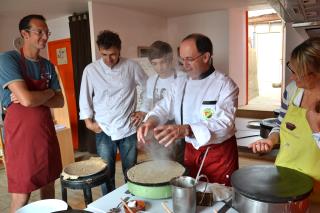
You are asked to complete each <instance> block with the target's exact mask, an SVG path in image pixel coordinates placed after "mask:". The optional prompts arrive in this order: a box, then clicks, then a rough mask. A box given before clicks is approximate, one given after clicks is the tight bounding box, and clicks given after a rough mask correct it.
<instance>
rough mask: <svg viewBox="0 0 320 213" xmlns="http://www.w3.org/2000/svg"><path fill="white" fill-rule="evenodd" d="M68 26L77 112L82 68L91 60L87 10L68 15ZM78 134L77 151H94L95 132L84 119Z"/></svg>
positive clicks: (80, 122)
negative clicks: (89, 128)
mask: <svg viewBox="0 0 320 213" xmlns="http://www.w3.org/2000/svg"><path fill="white" fill-rule="evenodd" d="M69 28H70V38H71V48H72V61H73V72H74V86H75V96H76V103H77V112H79V93H80V85H81V78H82V73H83V70H84V68H85V67H86V66H87V65H88V64H89V63H91V62H92V58H91V45H90V44H91V43H90V26H89V14H88V12H85V13H79V14H76V13H75V14H73V15H72V16H70V17H69ZM78 119H79V114H78ZM78 136H79V151H88V152H91V153H95V152H96V148H95V134H94V133H93V132H91V131H90V130H88V129H87V128H86V126H85V123H84V121H79V123H78Z"/></svg>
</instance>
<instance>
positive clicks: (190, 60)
mask: <svg viewBox="0 0 320 213" xmlns="http://www.w3.org/2000/svg"><path fill="white" fill-rule="evenodd" d="M204 54H205V53H202V54H200V55H198V56H196V57H185V58H179V62H180V63H181V64H183V63H184V62H188V63H191V62H194V61H195V60H197V59H198V58H200V57H201V56H203V55H204Z"/></svg>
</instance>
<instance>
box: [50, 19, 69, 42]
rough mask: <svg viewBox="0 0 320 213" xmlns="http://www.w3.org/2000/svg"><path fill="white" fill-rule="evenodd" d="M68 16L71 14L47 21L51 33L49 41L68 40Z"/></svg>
mask: <svg viewBox="0 0 320 213" xmlns="http://www.w3.org/2000/svg"><path fill="white" fill-rule="evenodd" d="M69 16H71V14H70V15H68V16H63V17H60V18H57V19H51V20H47V25H48V28H49V30H50V31H51V36H50V37H49V41H55V40H60V39H66V38H70V29H69V20H68V17H69Z"/></svg>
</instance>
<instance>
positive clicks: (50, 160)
mask: <svg viewBox="0 0 320 213" xmlns="http://www.w3.org/2000/svg"><path fill="white" fill-rule="evenodd" d="M21 56H22V57H21V58H22V59H21V69H22V74H23V78H24V80H25V82H26V84H27V86H28V89H29V90H33V91H34V90H45V89H47V88H48V82H49V81H48V79H47V78H46V77H44V78H42V79H40V80H33V79H31V78H30V77H28V74H27V72H26V66H25V61H24V60H25V58H24V56H23V53H22V54H21ZM40 64H41V63H40ZM40 70H41V72H42V73H41V74H42V76H43V75H44V72H43V69H42V67H41V65H40ZM4 131H5V134H4V135H5V145H6V148H5V161H6V170H7V177H8V191H9V192H10V193H30V192H32V191H34V190H36V189H39V188H41V187H43V186H45V185H47V184H48V183H50V182H52V181H54V180H56V179H57V178H58V177H59V175H60V173H61V171H62V164H61V156H60V148H59V143H58V139H57V136H56V131H55V127H54V123H53V121H52V117H51V111H50V108H49V107H46V106H38V107H24V106H22V105H21V104H15V103H12V104H11V105H10V106H9V107H8V109H7V113H6V117H5V120H4Z"/></svg>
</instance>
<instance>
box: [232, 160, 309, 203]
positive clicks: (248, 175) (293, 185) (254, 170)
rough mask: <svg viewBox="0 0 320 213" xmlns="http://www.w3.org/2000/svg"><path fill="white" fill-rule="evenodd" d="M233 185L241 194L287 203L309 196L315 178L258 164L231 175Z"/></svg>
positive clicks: (258, 199)
mask: <svg viewBox="0 0 320 213" xmlns="http://www.w3.org/2000/svg"><path fill="white" fill-rule="evenodd" d="M231 185H232V186H233V187H234V189H235V190H236V191H238V192H239V193H240V194H241V195H243V196H245V197H248V198H251V199H253V200H257V201H262V202H267V203H286V202H288V201H299V200H303V199H304V198H306V197H308V196H309V194H310V193H311V191H312V188H313V180H312V178H311V177H309V176H308V175H306V174H303V173H301V172H298V171H296V170H293V169H289V168H285V167H280V166H272V165H257V166H248V167H243V168H241V169H239V170H237V171H235V172H234V173H233V174H232V176H231Z"/></svg>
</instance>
